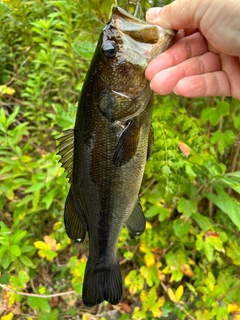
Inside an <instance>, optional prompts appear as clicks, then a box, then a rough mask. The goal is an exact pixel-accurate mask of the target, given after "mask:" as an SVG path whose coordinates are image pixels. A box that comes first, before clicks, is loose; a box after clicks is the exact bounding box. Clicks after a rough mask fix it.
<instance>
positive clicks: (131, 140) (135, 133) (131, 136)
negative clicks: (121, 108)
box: [113, 119, 141, 167]
mask: <svg viewBox="0 0 240 320" xmlns="http://www.w3.org/2000/svg"><path fill="white" fill-rule="evenodd" d="M140 130H141V124H140V123H139V121H137V120H136V119H132V120H130V121H129V123H128V125H127V126H126V128H125V129H124V131H123V132H122V134H121V136H120V138H119V140H118V144H117V146H116V148H115V151H114V154H113V164H114V165H115V166H117V167H121V166H123V165H125V164H126V163H128V162H129V161H130V160H131V159H132V158H133V157H134V155H135V153H136V151H137V147H138V142H139V137H140Z"/></svg>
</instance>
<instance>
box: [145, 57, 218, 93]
mask: <svg viewBox="0 0 240 320" xmlns="http://www.w3.org/2000/svg"><path fill="white" fill-rule="evenodd" d="M220 68H221V63H220V59H219V56H218V55H216V54H214V53H211V52H207V53H205V54H204V55H202V56H199V57H194V58H190V59H188V60H186V61H184V62H182V63H180V64H178V65H176V66H173V67H170V68H168V69H165V70H162V71H160V72H158V73H156V74H155V76H154V77H153V78H152V81H151V83H150V86H151V88H152V90H153V91H155V92H156V93H158V94H162V95H165V94H169V93H172V91H173V88H174V87H175V86H176V85H177V83H178V82H179V81H180V80H181V79H183V78H186V77H191V76H193V75H200V74H205V73H208V72H214V71H218V70H220ZM176 93H178V92H176ZM179 94H180V93H179Z"/></svg>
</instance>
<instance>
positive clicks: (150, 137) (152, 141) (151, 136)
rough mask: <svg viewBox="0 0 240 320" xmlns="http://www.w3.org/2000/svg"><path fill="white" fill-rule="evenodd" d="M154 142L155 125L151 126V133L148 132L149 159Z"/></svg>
mask: <svg viewBox="0 0 240 320" xmlns="http://www.w3.org/2000/svg"><path fill="white" fill-rule="evenodd" d="M153 143H154V132H153V127H152V126H151V128H150V130H149V133H148V150H147V161H148V159H149V158H150V157H151V154H152V148H153Z"/></svg>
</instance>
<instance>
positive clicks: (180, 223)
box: [173, 219, 191, 237]
mask: <svg viewBox="0 0 240 320" xmlns="http://www.w3.org/2000/svg"><path fill="white" fill-rule="evenodd" d="M190 228H191V224H190V221H189V220H187V221H184V220H183V219H177V220H175V221H174V223H173V229H174V232H175V234H176V236H178V237H180V236H182V235H183V234H185V233H188V231H189V230H190Z"/></svg>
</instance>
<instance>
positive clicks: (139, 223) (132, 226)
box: [126, 200, 146, 237]
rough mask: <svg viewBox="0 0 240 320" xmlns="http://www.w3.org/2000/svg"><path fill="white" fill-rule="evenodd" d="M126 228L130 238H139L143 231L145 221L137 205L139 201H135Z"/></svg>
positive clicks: (140, 208)
mask: <svg viewBox="0 0 240 320" xmlns="http://www.w3.org/2000/svg"><path fill="white" fill-rule="evenodd" d="M126 226H127V229H128V231H129V233H130V235H131V236H132V237H138V236H140V235H141V234H142V233H143V232H144V230H145V226H146V219H145V216H144V214H143V211H142V207H141V205H140V203H139V200H138V201H137V203H136V205H135V207H134V209H133V212H132V213H131V215H130V217H129V218H128V220H127V222H126Z"/></svg>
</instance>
